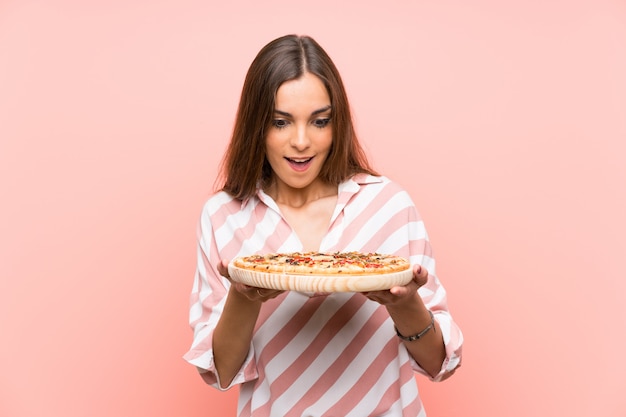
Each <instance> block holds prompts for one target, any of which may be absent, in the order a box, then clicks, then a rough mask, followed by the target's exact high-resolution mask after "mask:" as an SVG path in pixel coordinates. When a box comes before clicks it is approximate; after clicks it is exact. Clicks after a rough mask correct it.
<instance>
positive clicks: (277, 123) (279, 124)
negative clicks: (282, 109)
mask: <svg viewBox="0 0 626 417" xmlns="http://www.w3.org/2000/svg"><path fill="white" fill-rule="evenodd" d="M272 125H273V126H274V127H275V128H277V129H283V128H285V127H287V126H288V125H289V122H288V121H287V120H285V119H274V121H273V122H272Z"/></svg>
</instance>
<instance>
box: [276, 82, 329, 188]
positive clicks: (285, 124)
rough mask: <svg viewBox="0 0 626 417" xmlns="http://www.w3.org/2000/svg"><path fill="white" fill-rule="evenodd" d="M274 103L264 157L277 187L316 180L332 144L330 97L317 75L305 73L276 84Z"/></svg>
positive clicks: (294, 186) (303, 183)
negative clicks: (279, 84)
mask: <svg viewBox="0 0 626 417" xmlns="http://www.w3.org/2000/svg"><path fill="white" fill-rule="evenodd" d="M275 106H276V107H275V109H274V119H273V121H272V126H271V127H270V129H269V132H268V134H267V138H266V144H265V146H266V155H267V160H268V162H269V163H270V166H271V167H272V170H273V171H274V174H275V180H276V182H277V183H276V186H277V187H279V189H280V188H281V187H283V186H287V188H288V189H289V188H292V189H298V190H301V189H304V188H306V187H309V186H310V185H311V184H313V183H315V182H316V180H317V179H318V175H319V173H320V170H321V168H322V165H323V164H324V161H325V160H326V157H327V156H328V152H329V151H330V147H331V145H332V141H333V139H332V137H333V135H332V133H333V132H332V125H331V123H330V116H331V107H330V97H329V96H328V92H327V91H326V87H325V86H324V83H323V82H322V81H321V80H320V79H319V78H318V77H317V76H315V75H313V74H310V73H305V74H304V75H303V76H302V77H300V78H298V79H296V80H291V81H286V82H285V83H283V84H282V85H281V86H280V87H279V88H278V91H277V93H276V105H275Z"/></svg>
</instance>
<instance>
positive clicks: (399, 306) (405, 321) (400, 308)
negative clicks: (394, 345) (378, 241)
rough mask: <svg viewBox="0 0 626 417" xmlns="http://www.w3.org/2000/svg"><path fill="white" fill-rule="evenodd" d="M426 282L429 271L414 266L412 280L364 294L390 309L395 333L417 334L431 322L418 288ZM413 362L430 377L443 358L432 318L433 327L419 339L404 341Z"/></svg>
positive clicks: (443, 353)
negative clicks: (387, 289) (404, 284)
mask: <svg viewBox="0 0 626 417" xmlns="http://www.w3.org/2000/svg"><path fill="white" fill-rule="evenodd" d="M427 281H428V271H426V268H422V267H420V266H419V265H416V266H415V267H414V270H413V280H412V281H411V282H410V283H409V284H407V285H406V286H404V287H393V288H391V289H390V290H389V291H375V292H369V293H365V295H366V296H367V297H368V298H369V299H371V300H373V301H376V302H378V303H380V304H382V305H384V306H385V307H386V309H387V311H388V312H389V316H390V317H391V319H392V320H393V322H394V324H395V326H396V328H397V330H398V332H400V334H402V335H403V336H411V335H415V334H418V333H420V332H421V331H422V330H424V329H425V328H426V327H428V326H429V325H430V324H431V316H430V314H429V312H428V309H427V308H426V306H425V305H424V302H423V301H422V298H421V297H420V296H419V294H418V292H417V290H418V289H419V287H421V286H422V285H424V284H426V282H427ZM403 343H404V345H405V346H406V348H407V350H408V352H409V354H410V355H411V356H412V357H413V359H415V362H417V364H418V365H419V366H420V367H421V368H422V369H424V370H425V371H426V372H427V373H428V374H429V375H430V376H431V377H435V376H436V375H437V374H439V372H440V370H441V366H442V364H443V362H444V360H445V358H446V350H445V345H444V341H443V335H442V332H441V328H440V327H439V323H438V322H437V320H434V325H433V327H432V328H431V329H430V330H429V331H427V332H426V333H425V334H424V335H423V337H421V338H420V339H418V340H415V341H411V342H407V341H403Z"/></svg>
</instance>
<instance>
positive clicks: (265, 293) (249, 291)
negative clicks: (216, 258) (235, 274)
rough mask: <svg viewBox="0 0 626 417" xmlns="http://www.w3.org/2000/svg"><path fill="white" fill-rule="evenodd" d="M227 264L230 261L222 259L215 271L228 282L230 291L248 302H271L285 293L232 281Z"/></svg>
mask: <svg viewBox="0 0 626 417" xmlns="http://www.w3.org/2000/svg"><path fill="white" fill-rule="evenodd" d="M229 262H230V261H229V260H228V259H222V261H221V262H220V263H219V264H218V265H217V270H218V272H219V273H220V274H221V275H222V276H223V277H224V278H226V279H227V280H229V281H230V284H231V289H232V290H235V291H236V292H237V293H238V294H240V295H243V296H244V297H246V298H247V299H248V300H250V301H260V302H262V303H263V302H265V301H267V300H271V299H272V298H276V297H278V296H279V295H280V294H282V293H283V292H285V291H284V290H273V289H270V288H259V287H252V286H250V285H246V284H242V283H240V282H235V281H233V280H232V279H231V278H230V274H229V273H228V263H229Z"/></svg>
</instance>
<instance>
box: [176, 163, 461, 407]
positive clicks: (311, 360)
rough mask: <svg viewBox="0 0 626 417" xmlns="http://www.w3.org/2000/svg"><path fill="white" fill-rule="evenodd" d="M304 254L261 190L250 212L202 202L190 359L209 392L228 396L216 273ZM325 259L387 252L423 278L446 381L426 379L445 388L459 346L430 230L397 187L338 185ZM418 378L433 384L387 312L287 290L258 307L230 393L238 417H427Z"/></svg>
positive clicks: (365, 182) (363, 301) (361, 181)
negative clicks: (219, 348) (221, 365)
mask: <svg viewBox="0 0 626 417" xmlns="http://www.w3.org/2000/svg"><path fill="white" fill-rule="evenodd" d="M302 250H303V247H302V244H301V243H300V241H299V239H298V237H297V235H296V234H295V232H294V231H293V230H292V229H291V228H290V227H289V225H288V224H287V222H286V221H285V220H284V219H283V217H282V216H281V214H280V210H279V208H278V206H277V204H276V202H275V201H273V200H272V199H271V198H270V197H269V196H268V195H267V194H265V193H264V192H263V191H262V190H259V191H258V192H257V194H256V196H255V197H252V198H250V199H248V200H245V201H243V202H242V201H240V200H237V199H234V198H233V197H231V196H230V195H228V194H226V193H224V192H220V193H217V194H216V195H214V196H212V197H211V198H210V199H209V200H208V201H207V203H206V204H205V206H204V208H203V211H202V214H201V218H200V223H199V231H198V265H197V271H196V275H195V280H194V284H193V289H192V294H191V300H190V316H189V320H190V325H191V327H192V328H193V330H194V338H193V343H192V346H191V349H190V350H189V351H188V352H187V353H186V354H185V356H184V358H185V360H187V361H188V362H189V363H191V364H193V365H195V366H196V367H198V368H199V370H200V372H201V375H202V377H203V379H204V380H205V381H206V382H207V383H208V384H210V385H212V386H214V387H216V388H218V389H222V388H220V384H219V380H218V375H217V373H216V371H215V365H214V360H213V350H212V336H213V330H214V328H215V325H216V323H217V321H218V320H219V318H220V315H221V312H222V310H223V307H224V302H225V299H226V295H227V293H228V287H229V281H228V280H226V279H225V278H223V277H221V276H220V275H219V273H218V272H217V267H216V265H217V264H218V263H219V262H220V261H221V260H222V259H232V258H234V257H237V256H245V255H250V254H254V253H265V252H296V251H302ZM320 251H329V252H337V251H339V252H345V251H361V252H378V253H389V254H395V255H399V256H403V257H405V258H407V259H409V260H410V262H411V264H420V265H422V267H425V268H426V269H427V270H428V272H429V279H428V282H427V283H426V285H424V286H422V287H421V288H420V289H419V294H420V296H421V297H422V298H423V300H424V302H425V304H426V306H427V307H428V308H429V309H430V310H431V311H432V312H433V313H434V315H435V319H436V320H437V321H438V322H439V325H440V327H441V330H442V333H443V339H444V343H445V347H446V359H445V361H444V363H443V365H442V368H441V371H440V373H439V374H438V375H437V376H435V378H431V379H433V380H441V379H444V378H446V377H447V376H449V375H450V374H451V372H452V371H453V370H454V369H455V368H456V367H457V366H459V365H460V361H461V345H462V343H463V336H462V334H461V332H460V330H459V328H458V326H457V325H456V324H455V322H454V321H453V319H452V317H451V316H450V314H449V312H448V308H447V304H446V292H445V289H444V288H443V286H442V285H441V284H440V282H439V279H438V278H437V276H436V274H435V260H434V259H433V256H432V252H431V247H430V244H429V241H428V236H427V234H426V230H425V228H424V224H423V222H422V220H421V219H420V217H419V214H418V212H417V210H416V208H415V206H414V204H413V202H412V200H411V198H410V197H409V195H408V194H407V193H406V192H405V191H404V190H403V189H402V188H401V187H399V186H398V185H397V184H396V183H394V182H392V181H390V180H389V179H387V178H385V177H375V176H370V175H364V174H359V175H356V176H354V177H353V178H351V179H349V180H347V181H346V182H344V183H342V184H340V185H339V188H338V197H337V205H336V208H335V211H334V213H333V215H332V218H331V223H330V226H329V229H328V231H327V233H326V234H325V236H324V238H323V240H322V244H321V247H320ZM233 331H236V329H233ZM414 372H418V373H421V374H424V375H426V376H428V374H427V373H426V372H425V371H424V370H422V369H421V368H420V367H419V365H418V364H417V363H416V362H415V361H414V360H413V359H412V357H411V356H410V355H409V354H408V352H407V350H406V348H405V346H404V344H403V343H402V342H401V341H400V340H399V339H398V337H397V336H396V334H395V330H394V326H393V322H392V320H391V318H390V317H389V315H388V313H387V310H386V309H385V307H384V306H381V305H380V304H378V303H376V302H374V301H371V300H369V299H367V298H366V297H365V296H363V295H362V294H359V293H331V294H326V293H324V294H321V293H302V292H295V291H286V292H284V293H282V294H281V295H279V296H278V297H277V298H275V299H272V300H269V301H267V302H265V303H263V306H262V308H261V312H260V314H259V317H258V320H257V323H256V327H255V330H254V335H253V338H252V343H251V345H250V350H249V352H248V355H247V358H246V360H245V361H244V363H243V365H242V367H241V369H240V370H239V372H238V373H237V375H236V376H235V378H234V379H233V381H232V383H231V385H230V386H229V387H227V388H225V389H229V388H230V387H232V386H234V385H241V389H240V394H239V403H238V415H239V416H255V417H262V416H279V417H287V416H298V417H300V416H341V417H348V416H355V417H364V416H411V417H415V416H425V415H426V414H425V411H424V410H423V407H422V402H421V400H420V397H419V394H418V389H417V383H416V380H415V377H414ZM429 378H430V377H429Z"/></svg>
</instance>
